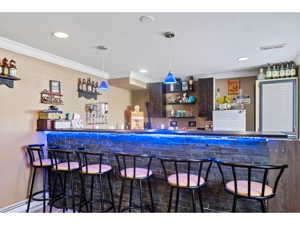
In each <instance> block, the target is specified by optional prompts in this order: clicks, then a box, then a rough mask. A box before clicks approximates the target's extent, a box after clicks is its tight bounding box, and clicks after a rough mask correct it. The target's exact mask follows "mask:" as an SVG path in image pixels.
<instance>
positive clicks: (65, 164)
mask: <svg viewBox="0 0 300 225" xmlns="http://www.w3.org/2000/svg"><path fill="white" fill-rule="evenodd" d="M53 169H54V170H57V171H68V170H69V167H68V162H63V163H58V164H57V167H56V165H54V166H53ZM76 169H79V163H78V162H70V170H76Z"/></svg>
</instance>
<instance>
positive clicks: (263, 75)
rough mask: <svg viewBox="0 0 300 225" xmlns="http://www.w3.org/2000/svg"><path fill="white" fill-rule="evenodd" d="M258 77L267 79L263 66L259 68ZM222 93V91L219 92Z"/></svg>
mask: <svg viewBox="0 0 300 225" xmlns="http://www.w3.org/2000/svg"><path fill="white" fill-rule="evenodd" d="M257 79H258V80H264V79H265V74H264V69H263V68H260V69H259V73H258V75H257ZM218 93H219V92H218V90H217V94H218ZM219 94H220V93H219Z"/></svg>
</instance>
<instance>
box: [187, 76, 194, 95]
mask: <svg viewBox="0 0 300 225" xmlns="http://www.w3.org/2000/svg"><path fill="white" fill-rule="evenodd" d="M188 90H189V91H194V78H193V76H190V78H189V81H188Z"/></svg>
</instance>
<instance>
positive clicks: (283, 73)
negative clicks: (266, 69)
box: [279, 63, 285, 78]
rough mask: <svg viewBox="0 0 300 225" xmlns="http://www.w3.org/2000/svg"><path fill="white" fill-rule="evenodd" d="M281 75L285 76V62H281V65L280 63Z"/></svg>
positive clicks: (281, 76)
mask: <svg viewBox="0 0 300 225" xmlns="http://www.w3.org/2000/svg"><path fill="white" fill-rule="evenodd" d="M279 77H280V78H284V77H285V70H284V67H283V63H281V65H280V71H279Z"/></svg>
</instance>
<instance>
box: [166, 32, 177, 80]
mask: <svg viewBox="0 0 300 225" xmlns="http://www.w3.org/2000/svg"><path fill="white" fill-rule="evenodd" d="M164 36H165V38H168V39H169V40H170V41H171V39H172V38H174V37H175V33H174V32H165V33H164ZM170 48H171V45H170ZM171 56H172V54H170V59H169V73H168V74H167V76H166V79H165V80H164V83H165V84H175V83H176V82H177V81H176V79H175V77H174V74H173V73H172V72H171V67H172V63H171V62H172V58H171Z"/></svg>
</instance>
